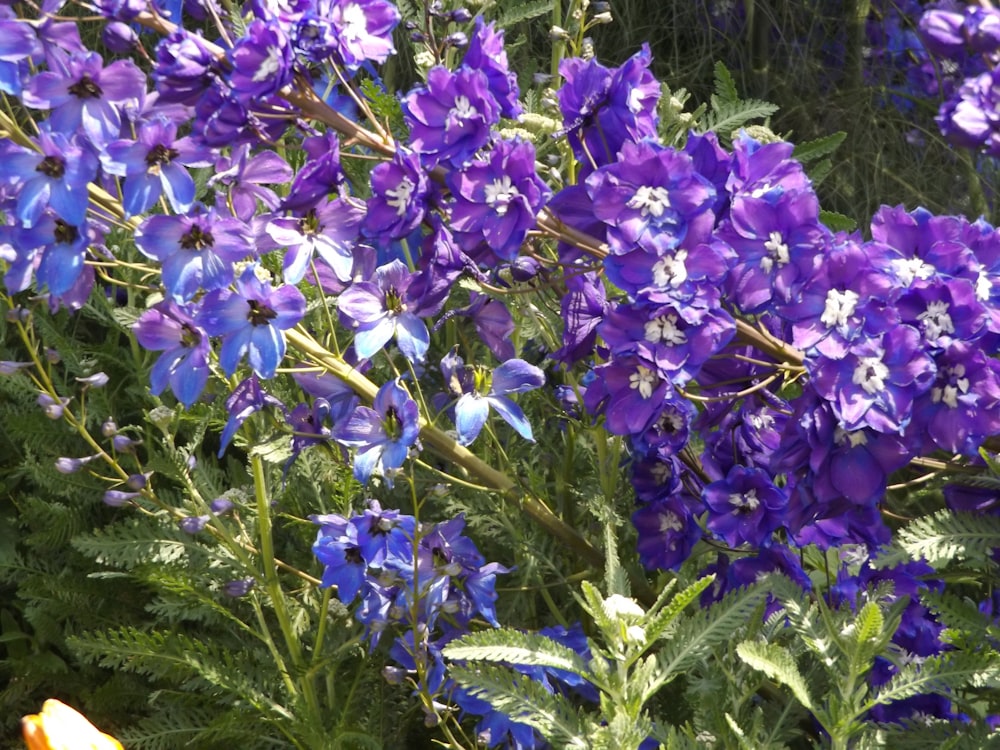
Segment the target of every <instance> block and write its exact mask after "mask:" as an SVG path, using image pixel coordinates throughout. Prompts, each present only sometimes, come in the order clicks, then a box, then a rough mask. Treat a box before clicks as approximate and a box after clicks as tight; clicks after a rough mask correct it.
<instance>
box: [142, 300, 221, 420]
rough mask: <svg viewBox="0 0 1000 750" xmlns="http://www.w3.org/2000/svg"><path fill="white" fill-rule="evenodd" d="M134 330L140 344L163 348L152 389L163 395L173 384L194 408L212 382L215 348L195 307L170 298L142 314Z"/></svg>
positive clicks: (180, 397)
mask: <svg viewBox="0 0 1000 750" xmlns="http://www.w3.org/2000/svg"><path fill="white" fill-rule="evenodd" d="M132 330H133V332H134V333H135V338H136V340H137V341H138V342H139V345H140V346H142V347H143V348H145V349H149V350H151V351H162V352H163V354H161V355H160V357H159V359H157V360H156V362H155V364H154V365H153V369H152V370H151V371H150V373H149V385H150V392H151V393H152V394H153V395H159V394H160V393H162V392H163V390H164V388H166V387H167V385H169V386H170V390H171V391H173V393H174V395H175V396H176V397H177V400H178V401H180V402H181V403H182V404H184V406H186V407H187V408H189V409H190V408H191V406H192V405H193V404H194V402H195V401H196V400H197V399H198V396H200V395H201V392H202V391H203V390H204V389H205V383H206V382H208V373H209V366H208V355H209V353H210V351H211V348H210V346H209V341H208V335H207V334H206V333H205V332H204V331H202V330H201V328H200V327H199V326H198V324H197V323H196V322H195V320H194V315H193V313H192V311H191V310H190V309H189V308H185V307H181V306H179V305H177V304H176V303H175V302H173V301H170V300H167V301H164V302H161V303H160V304H159V305H157V306H156V307H154V308H152V309H150V310H147V311H146V312H144V313H143V314H142V315H141V316H139V320H137V321H136V323H135V325H134V326H133V329H132Z"/></svg>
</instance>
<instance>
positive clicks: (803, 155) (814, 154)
mask: <svg viewBox="0 0 1000 750" xmlns="http://www.w3.org/2000/svg"><path fill="white" fill-rule="evenodd" d="M845 138H847V133H845V132H844V131H843V130H840V131H838V132H836V133H833V134H832V135H828V136H824V137H823V138H817V139H816V140H813V141H806V142H805V143H800V144H798V145H797V146H796V147H795V149H794V150H793V151H792V158H793V159H798V160H799V161H800V162H802V163H803V164H808V163H809V162H811V161H816V160H817V159H821V158H823V157H824V156H829V155H830V154H832V153H833V152H834V151H836V150H837V149H838V148H839V147H840V144H841V143H843V142H844V139H845Z"/></svg>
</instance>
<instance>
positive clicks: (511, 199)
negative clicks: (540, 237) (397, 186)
mask: <svg viewBox="0 0 1000 750" xmlns="http://www.w3.org/2000/svg"><path fill="white" fill-rule="evenodd" d="M448 186H449V187H450V188H451V192H452V195H453V196H454V197H455V203H454V205H453V206H452V209H451V225H452V227H453V228H454V229H455V231H456V234H457V237H458V239H459V240H460V241H463V242H465V243H468V244H469V246H473V245H475V244H477V243H478V242H479V241H481V240H482V239H485V240H486V244H487V245H489V247H490V249H491V250H493V252H495V253H496V254H497V255H498V256H500V257H501V258H502V259H504V260H511V259H513V258H514V257H515V256H516V255H517V254H518V250H519V249H520V247H521V243H522V242H524V238H525V235H526V234H527V232H528V229H530V228H532V227H534V225H535V215H536V214H537V213H538V211H539V210H541V208H542V205H543V204H544V203H545V201H546V200H547V199H548V197H549V195H550V192H549V190H548V188H547V187H546V185H545V183H544V182H542V181H541V179H539V177H538V175H537V174H536V172H535V148H534V146H532V145H531V144H530V143H528V142H527V141H521V140H516V141H498V142H497V143H496V144H495V145H494V147H493V149H492V150H491V151H490V152H489V154H488V155H487V156H486V157H485V158H483V159H476V160H475V161H473V162H472V163H471V164H469V165H468V166H466V167H465V168H463V169H461V170H456V171H453V172H450V173H449V174H448Z"/></svg>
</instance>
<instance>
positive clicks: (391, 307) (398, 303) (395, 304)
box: [385, 287, 405, 315]
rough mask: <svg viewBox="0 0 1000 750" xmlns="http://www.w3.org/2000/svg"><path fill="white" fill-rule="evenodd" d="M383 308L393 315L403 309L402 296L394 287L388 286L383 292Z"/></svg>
mask: <svg viewBox="0 0 1000 750" xmlns="http://www.w3.org/2000/svg"><path fill="white" fill-rule="evenodd" d="M385 309H386V310H388V311H389V312H391V313H393V314H394V315H399V314H400V313H401V312H403V310H404V309H405V308H404V307H403V298H402V297H400V296H399V292H397V291H396V288H395V287H389V288H388V289H387V290H386V292H385Z"/></svg>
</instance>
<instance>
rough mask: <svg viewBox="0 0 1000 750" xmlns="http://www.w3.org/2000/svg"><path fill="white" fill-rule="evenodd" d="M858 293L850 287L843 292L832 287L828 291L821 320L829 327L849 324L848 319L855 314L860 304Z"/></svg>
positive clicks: (841, 326)
mask: <svg viewBox="0 0 1000 750" xmlns="http://www.w3.org/2000/svg"><path fill="white" fill-rule="evenodd" d="M858 299H859V298H858V294H857V292H852V291H851V290H850V289H848V290H847V291H845V292H841V291H839V290H838V289H831V290H830V291H828V292H827V293H826V307H825V308H824V309H823V315H822V316H821V317H820V319H819V322H820V323H822V324H823V325H825V326H826V327H827V328H833V327H834V326H837V327H838V328H843V327H844V326H846V325H847V319H848V318H849V317H851V316H852V315H854V310H855V308H857V306H858Z"/></svg>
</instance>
